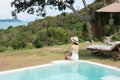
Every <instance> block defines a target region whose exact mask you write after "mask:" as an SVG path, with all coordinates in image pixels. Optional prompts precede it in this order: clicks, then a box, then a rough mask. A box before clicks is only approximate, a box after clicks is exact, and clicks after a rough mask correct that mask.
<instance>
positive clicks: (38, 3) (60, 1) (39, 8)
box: [11, 0, 92, 35]
mask: <svg viewBox="0 0 120 80" xmlns="http://www.w3.org/2000/svg"><path fill="white" fill-rule="evenodd" d="M74 2H75V0H14V1H13V2H12V3H11V5H12V6H14V7H15V10H14V13H20V12H25V11H27V12H28V13H29V14H34V13H36V15H37V16H43V17H44V16H46V6H50V8H54V9H58V10H60V11H61V10H65V9H66V7H67V8H69V9H71V10H72V11H73V12H74V13H75V14H76V15H77V16H78V17H79V18H80V20H82V21H84V22H85V23H86V25H87V29H88V32H89V33H90V34H91V35H92V31H91V28H92V25H91V21H90V17H89V9H88V6H87V4H86V0H82V2H83V4H84V7H85V11H86V15H83V14H81V13H79V12H78V11H77V10H76V9H75V8H74V6H73V3H74ZM12 13H13V12H12Z"/></svg>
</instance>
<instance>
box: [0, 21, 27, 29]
mask: <svg viewBox="0 0 120 80" xmlns="http://www.w3.org/2000/svg"><path fill="white" fill-rule="evenodd" d="M27 23H28V22H0V29H7V28H8V27H9V26H12V27H16V26H19V25H27Z"/></svg>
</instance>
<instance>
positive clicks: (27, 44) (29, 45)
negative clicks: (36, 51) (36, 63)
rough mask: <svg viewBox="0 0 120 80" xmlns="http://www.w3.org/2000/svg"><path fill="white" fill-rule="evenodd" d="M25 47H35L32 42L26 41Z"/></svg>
mask: <svg viewBox="0 0 120 80" xmlns="http://www.w3.org/2000/svg"><path fill="white" fill-rule="evenodd" d="M25 48H27V49H32V48H34V45H33V44H32V43H26V45H25Z"/></svg>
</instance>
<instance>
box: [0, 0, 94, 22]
mask: <svg viewBox="0 0 120 80" xmlns="http://www.w3.org/2000/svg"><path fill="white" fill-rule="evenodd" d="M12 1H13V0H0V19H12V16H11V11H13V10H14V8H13V7H11V5H10V3H11V2H12ZM93 1H94V0H86V3H87V4H90V3H92V2H93ZM74 7H75V8H76V9H77V10H79V9H81V8H83V3H82V0H75V3H74ZM46 10H47V15H46V16H56V15H58V14H61V13H62V11H58V10H53V9H49V7H47V9H46ZM64 12H72V11H71V10H70V9H66V10H65V11H64ZM17 17H18V19H20V20H22V21H34V20H35V19H40V18H42V17H40V16H36V15H30V14H27V13H26V12H24V13H19V14H17Z"/></svg>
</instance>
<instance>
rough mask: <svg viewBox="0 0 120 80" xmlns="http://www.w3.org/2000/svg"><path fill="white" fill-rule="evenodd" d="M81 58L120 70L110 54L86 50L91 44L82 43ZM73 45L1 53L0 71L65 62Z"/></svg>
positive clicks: (119, 65) (117, 62)
mask: <svg viewBox="0 0 120 80" xmlns="http://www.w3.org/2000/svg"><path fill="white" fill-rule="evenodd" d="M79 45H80V50H79V57H80V60H87V61H93V62H98V63H102V64H106V65H111V66H114V67H119V68H120V64H119V63H120V61H113V58H112V56H110V55H109V53H105V54H104V55H95V56H93V55H92V54H91V51H88V50H86V46H88V45H90V43H80V44H79ZM70 46H71V44H67V45H60V46H51V47H43V48H39V49H25V50H15V51H7V52H2V53H0V71H3V70H9V69H15V68H22V67H27V66H34V65H40V64H46V63H50V62H51V61H54V60H63V59H64V55H65V53H67V52H68V51H69V50H70Z"/></svg>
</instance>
